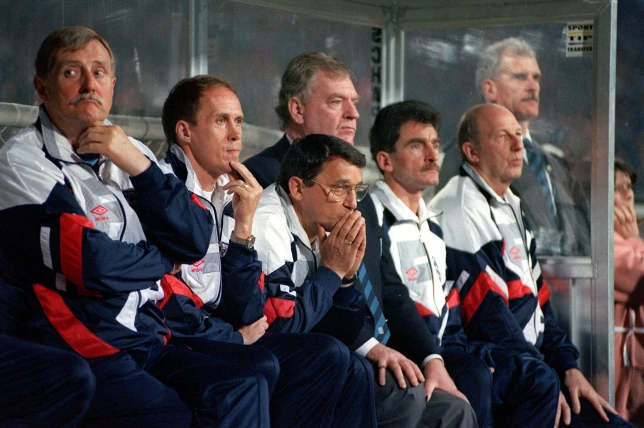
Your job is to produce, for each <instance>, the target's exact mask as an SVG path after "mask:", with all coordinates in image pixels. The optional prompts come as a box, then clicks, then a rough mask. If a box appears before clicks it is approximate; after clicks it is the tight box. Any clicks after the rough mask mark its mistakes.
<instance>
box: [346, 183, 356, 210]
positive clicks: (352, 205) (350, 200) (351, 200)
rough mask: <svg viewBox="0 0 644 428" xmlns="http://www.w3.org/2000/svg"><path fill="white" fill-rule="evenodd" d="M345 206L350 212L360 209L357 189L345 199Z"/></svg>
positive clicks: (351, 191)
mask: <svg viewBox="0 0 644 428" xmlns="http://www.w3.org/2000/svg"><path fill="white" fill-rule="evenodd" d="M343 205H344V206H345V207H346V208H349V209H350V210H355V209H356V208H357V207H358V195H357V193H356V189H355V188H354V189H351V190H349V192H348V193H347V196H346V197H345V198H344V202H343Z"/></svg>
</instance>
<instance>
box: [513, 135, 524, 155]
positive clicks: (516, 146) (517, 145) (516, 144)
mask: <svg viewBox="0 0 644 428" xmlns="http://www.w3.org/2000/svg"><path fill="white" fill-rule="evenodd" d="M511 138H512V149H513V150H515V151H518V150H523V135H513V136H512V137H511Z"/></svg>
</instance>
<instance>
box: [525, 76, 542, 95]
mask: <svg viewBox="0 0 644 428" xmlns="http://www.w3.org/2000/svg"><path fill="white" fill-rule="evenodd" d="M527 85H528V90H529V91H533V92H538V91H539V87H540V86H539V81H538V80H537V79H535V78H534V77H532V76H530V77H528V80H527Z"/></svg>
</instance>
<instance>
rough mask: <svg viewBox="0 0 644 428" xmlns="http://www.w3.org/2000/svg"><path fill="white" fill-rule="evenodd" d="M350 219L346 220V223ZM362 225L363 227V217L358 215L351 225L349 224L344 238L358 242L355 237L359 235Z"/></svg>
mask: <svg viewBox="0 0 644 428" xmlns="http://www.w3.org/2000/svg"><path fill="white" fill-rule="evenodd" d="M350 221H351V219H349V221H347V223H349V222H350ZM363 227H364V218H362V217H359V218H358V219H357V220H356V221H355V222H354V223H353V225H351V229H349V231H348V232H347V237H346V239H348V240H349V241H351V242H358V243H359V242H360V241H357V238H358V237H359V236H360V231H361V230H362V229H363ZM356 247H357V245H356Z"/></svg>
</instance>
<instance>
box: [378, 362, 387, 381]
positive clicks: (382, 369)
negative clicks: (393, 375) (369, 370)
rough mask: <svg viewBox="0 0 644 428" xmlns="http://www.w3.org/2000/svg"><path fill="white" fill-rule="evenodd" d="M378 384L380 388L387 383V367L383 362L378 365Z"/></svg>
mask: <svg viewBox="0 0 644 428" xmlns="http://www.w3.org/2000/svg"><path fill="white" fill-rule="evenodd" d="M378 383H379V384H380V386H385V383H387V365H386V364H384V362H379V363H378Z"/></svg>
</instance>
